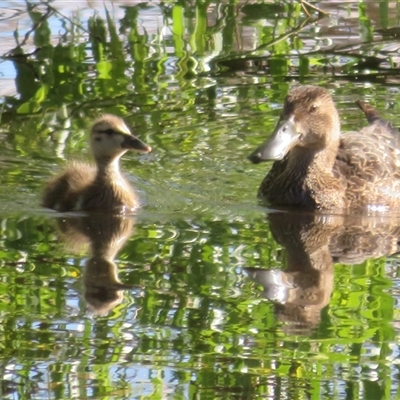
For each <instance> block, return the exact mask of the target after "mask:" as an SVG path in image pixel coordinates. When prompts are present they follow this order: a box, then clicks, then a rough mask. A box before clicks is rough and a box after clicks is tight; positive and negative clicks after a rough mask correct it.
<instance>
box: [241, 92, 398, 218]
mask: <svg viewBox="0 0 400 400" xmlns="http://www.w3.org/2000/svg"><path fill="white" fill-rule="evenodd" d="M358 105H359V106H360V108H361V109H362V110H363V111H364V113H365V115H366V117H367V120H368V122H369V123H370V124H369V126H367V127H365V128H363V129H361V130H360V131H358V132H347V133H344V134H341V132H340V120H339V115H338V111H337V109H336V107H335V104H334V103H333V100H332V97H331V96H330V94H329V92H328V91H327V90H325V89H323V88H321V87H317V86H299V87H296V88H294V89H292V90H291V91H290V92H289V94H288V96H287V97H286V100H285V104H284V108H283V111H282V115H281V117H280V120H279V122H278V125H277V127H276V129H275V131H274V133H273V135H272V136H271V138H270V139H268V140H267V141H266V142H265V143H264V144H262V145H261V146H260V147H259V148H258V149H257V150H255V151H254V152H253V153H252V154H251V155H250V157H249V159H250V160H251V161H253V162H254V163H258V162H261V161H265V160H276V161H275V162H274V164H273V166H272V168H271V170H270V172H269V173H268V175H267V176H266V177H265V178H264V180H263V182H262V183H261V186H260V188H259V191H258V196H259V197H260V198H261V199H263V200H265V201H266V202H267V203H269V204H270V205H273V206H278V207H282V206H283V207H300V208H305V209H310V210H318V209H319V210H330V211H339V212H349V211H350V210H352V211H355V210H360V211H364V210H366V211H372V212H376V211H378V212H381V211H387V210H390V209H393V208H395V207H398V206H399V205H400V173H399V166H400V136H399V132H398V130H397V129H395V128H393V127H392V125H391V124H390V123H389V122H387V121H384V120H382V119H381V118H380V117H379V115H378V113H377V112H376V111H375V110H374V109H373V108H372V107H371V106H369V105H368V104H366V103H364V102H362V101H359V102H358Z"/></svg>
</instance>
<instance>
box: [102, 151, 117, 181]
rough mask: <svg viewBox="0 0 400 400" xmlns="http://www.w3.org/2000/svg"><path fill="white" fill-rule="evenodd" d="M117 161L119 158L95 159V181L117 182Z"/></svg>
mask: <svg viewBox="0 0 400 400" xmlns="http://www.w3.org/2000/svg"><path fill="white" fill-rule="evenodd" d="M119 159H120V156H118V157H113V158H109V157H102V158H98V159H96V164H97V179H102V180H110V181H115V180H117V179H118V178H119V177H120V176H121V173H120V170H119Z"/></svg>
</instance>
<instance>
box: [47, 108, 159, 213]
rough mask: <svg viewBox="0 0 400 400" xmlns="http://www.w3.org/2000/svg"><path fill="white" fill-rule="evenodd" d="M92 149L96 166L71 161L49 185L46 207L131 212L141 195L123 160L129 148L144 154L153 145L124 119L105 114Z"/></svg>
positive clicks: (92, 138)
mask: <svg viewBox="0 0 400 400" xmlns="http://www.w3.org/2000/svg"><path fill="white" fill-rule="evenodd" d="M89 143H90V149H91V152H92V154H93V157H94V160H95V163H96V166H92V165H89V164H86V163H82V162H76V161H75V162H73V163H71V164H70V165H69V166H68V167H67V168H66V169H65V170H64V172H63V173H62V174H61V175H59V176H57V177H55V178H53V179H51V180H50V182H49V183H48V184H47V186H46V188H45V191H44V196H43V201H42V206H43V207H47V208H52V209H54V210H56V211H61V212H64V211H103V212H104V211H105V212H117V213H120V212H124V211H131V210H133V209H135V208H136V207H138V206H139V198H138V196H137V194H136V193H135V191H134V190H133V189H132V187H131V186H130V184H129V183H128V181H127V180H126V179H125V178H124V177H123V176H122V175H121V172H120V170H119V160H120V158H121V156H122V155H123V154H124V153H126V152H127V151H128V150H136V151H139V152H142V153H147V152H150V151H151V147H150V146H148V145H147V144H145V143H144V142H142V141H141V140H139V139H138V138H136V137H135V136H133V135H132V134H131V132H130V130H129V128H128V127H127V126H126V125H125V123H124V121H123V120H122V119H121V118H119V117H116V116H115V115H109V114H107V115H103V116H101V117H100V118H99V119H98V120H97V121H95V123H94V124H93V126H92V129H91V132H90V140H89Z"/></svg>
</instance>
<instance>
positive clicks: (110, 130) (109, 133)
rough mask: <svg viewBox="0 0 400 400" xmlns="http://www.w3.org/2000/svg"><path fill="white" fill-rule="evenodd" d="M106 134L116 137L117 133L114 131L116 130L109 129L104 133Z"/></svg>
mask: <svg viewBox="0 0 400 400" xmlns="http://www.w3.org/2000/svg"><path fill="white" fill-rule="evenodd" d="M104 133H107V135H108V136H111V135H114V133H115V131H114V129H111V128H109V129H106V130H105V131H104Z"/></svg>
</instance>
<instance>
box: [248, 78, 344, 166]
mask: <svg viewBox="0 0 400 400" xmlns="http://www.w3.org/2000/svg"><path fill="white" fill-rule="evenodd" d="M339 137H340V121H339V114H338V112H337V109H336V107H335V104H334V103H333V100H332V97H331V95H330V94H329V92H328V91H327V90H326V89H324V88H322V87H319V86H311V85H306V86H298V87H295V88H294V89H292V90H291V91H290V92H289V94H288V95H287V97H286V99H285V104H284V107H283V111H282V114H281V117H280V119H279V122H278V124H277V126H276V128H275V130H274V132H273V134H272V136H271V137H270V138H269V139H268V140H267V141H266V142H264V143H263V144H262V145H261V146H260V147H259V148H258V149H256V150H255V151H254V152H253V153H252V154H251V155H250V156H249V159H250V160H251V161H252V162H254V163H259V162H261V161H266V160H282V159H283V158H284V157H285V156H286V155H287V154H288V153H289V152H290V150H292V149H293V148H295V147H298V148H304V149H307V150H308V151H310V152H313V153H315V152H318V151H320V150H324V149H326V148H332V149H333V150H337V146H338V145H339Z"/></svg>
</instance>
